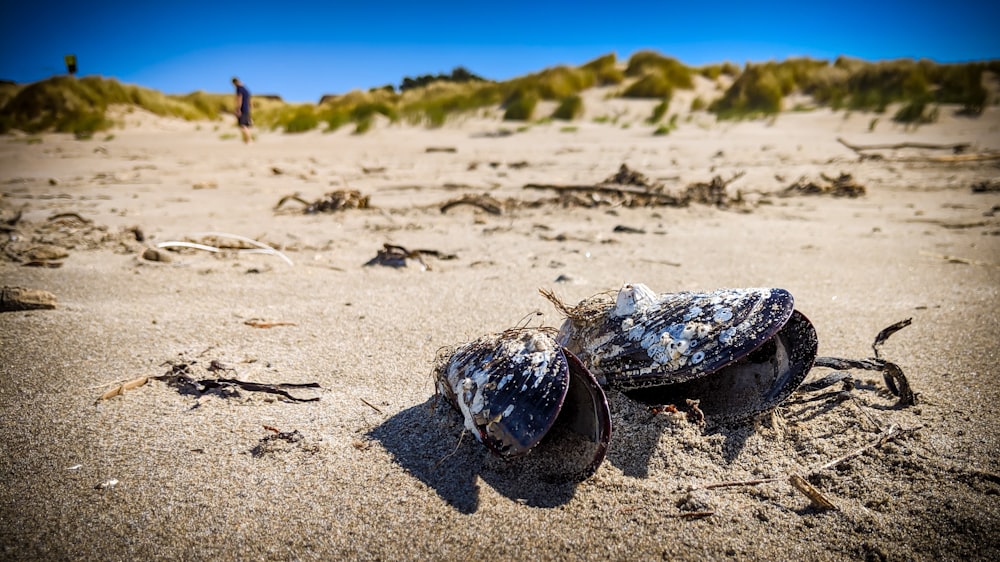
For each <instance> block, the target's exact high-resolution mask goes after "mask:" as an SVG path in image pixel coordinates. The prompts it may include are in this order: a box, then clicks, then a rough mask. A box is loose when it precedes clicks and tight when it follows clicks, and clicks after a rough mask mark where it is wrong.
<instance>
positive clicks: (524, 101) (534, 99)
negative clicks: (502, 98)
mask: <svg viewBox="0 0 1000 562" xmlns="http://www.w3.org/2000/svg"><path fill="white" fill-rule="evenodd" d="M537 105H538V94H537V93H535V91H534V90H516V91H515V92H514V93H513V94H511V96H510V97H509V98H507V101H506V102H504V113H503V118H504V120H505V121H527V120H529V119H531V116H532V115H533V114H534V113H535V106H537Z"/></svg>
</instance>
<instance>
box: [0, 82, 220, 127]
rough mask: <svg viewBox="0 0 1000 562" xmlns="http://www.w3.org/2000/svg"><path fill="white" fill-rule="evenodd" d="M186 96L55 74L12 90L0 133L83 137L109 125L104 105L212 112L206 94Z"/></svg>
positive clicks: (178, 113)
mask: <svg viewBox="0 0 1000 562" xmlns="http://www.w3.org/2000/svg"><path fill="white" fill-rule="evenodd" d="M190 96H195V97H193V98H192V100H191V101H188V100H184V99H183V98H181V97H179V96H167V95H165V94H163V93H161V92H158V91H155V90H150V89H147V88H141V87H139V86H132V85H123V84H121V83H119V82H118V81H117V80H114V79H105V78H101V77H99V76H86V77H83V78H79V79H77V78H73V77H70V76H58V77H55V78H50V79H48V80H43V81H40V82H35V83H33V84H28V85H27V86H24V87H22V88H20V89H19V90H17V92H16V93H15V94H14V95H13V96H12V97H11V98H10V99H8V100H7V101H6V103H4V105H3V111H2V112H0V132H6V131H8V130H10V129H19V130H22V131H25V132H28V133H37V132H42V131H49V130H52V131H59V132H67V133H74V134H76V135H77V136H80V137H82V138H86V137H89V136H91V135H93V133H94V132H95V131H100V130H104V129H107V128H110V127H111V126H112V125H113V123H112V122H111V120H110V119H109V118H108V117H107V116H106V112H107V109H108V107H109V106H112V105H119V104H120V105H132V106H138V107H141V108H143V109H146V110H147V111H150V112H152V113H155V114H157V115H163V116H172V117H181V118H184V119H205V118H213V117H215V116H216V115H217V113H213V112H212V111H211V109H210V108H211V105H212V104H211V103H210V101H209V100H208V99H207V98H205V97H204V96H198V95H196V94H190ZM194 102H197V103H194Z"/></svg>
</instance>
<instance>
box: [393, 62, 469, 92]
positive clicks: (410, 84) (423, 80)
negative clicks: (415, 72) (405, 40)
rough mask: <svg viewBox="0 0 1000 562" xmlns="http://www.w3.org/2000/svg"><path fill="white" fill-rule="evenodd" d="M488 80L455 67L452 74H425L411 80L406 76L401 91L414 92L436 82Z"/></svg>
mask: <svg viewBox="0 0 1000 562" xmlns="http://www.w3.org/2000/svg"><path fill="white" fill-rule="evenodd" d="M485 81H486V79H485V78H483V77H482V76H476V75H475V74H473V73H471V72H469V70H468V69H466V68H465V67H462V66H458V67H455V68H454V69H452V71H451V74H436V75H432V74H424V75H421V76H417V77H416V78H410V77H409V76H406V77H404V78H403V81H402V82H401V83H400V85H399V91H400V92H405V91H406V90H413V89H416V88H423V87H425V86H428V85H430V84H432V83H434V82H456V83H459V84H462V83H465V82H485Z"/></svg>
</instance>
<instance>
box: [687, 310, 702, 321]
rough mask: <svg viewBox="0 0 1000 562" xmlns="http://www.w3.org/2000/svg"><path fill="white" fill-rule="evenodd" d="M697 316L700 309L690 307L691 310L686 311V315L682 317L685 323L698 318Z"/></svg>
mask: <svg viewBox="0 0 1000 562" xmlns="http://www.w3.org/2000/svg"><path fill="white" fill-rule="evenodd" d="M699 314H701V307H700V306H692V307H691V308H689V309H688V311H687V314H685V315H684V321H685V322H687V321H688V320H690V319H692V318H694V317H696V316H698V315H699Z"/></svg>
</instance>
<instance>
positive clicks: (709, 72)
mask: <svg viewBox="0 0 1000 562" xmlns="http://www.w3.org/2000/svg"><path fill="white" fill-rule="evenodd" d="M697 72H698V74H701V75H702V76H704V77H705V78H708V79H709V80H718V79H719V77H720V76H722V75H723V74H725V75H727V76H732V77H736V76H739V75H740V67H739V66H736V65H735V64H733V63H731V62H724V63H722V64H710V65H707V66H703V67H701V68H699V69H698V70H697Z"/></svg>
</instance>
